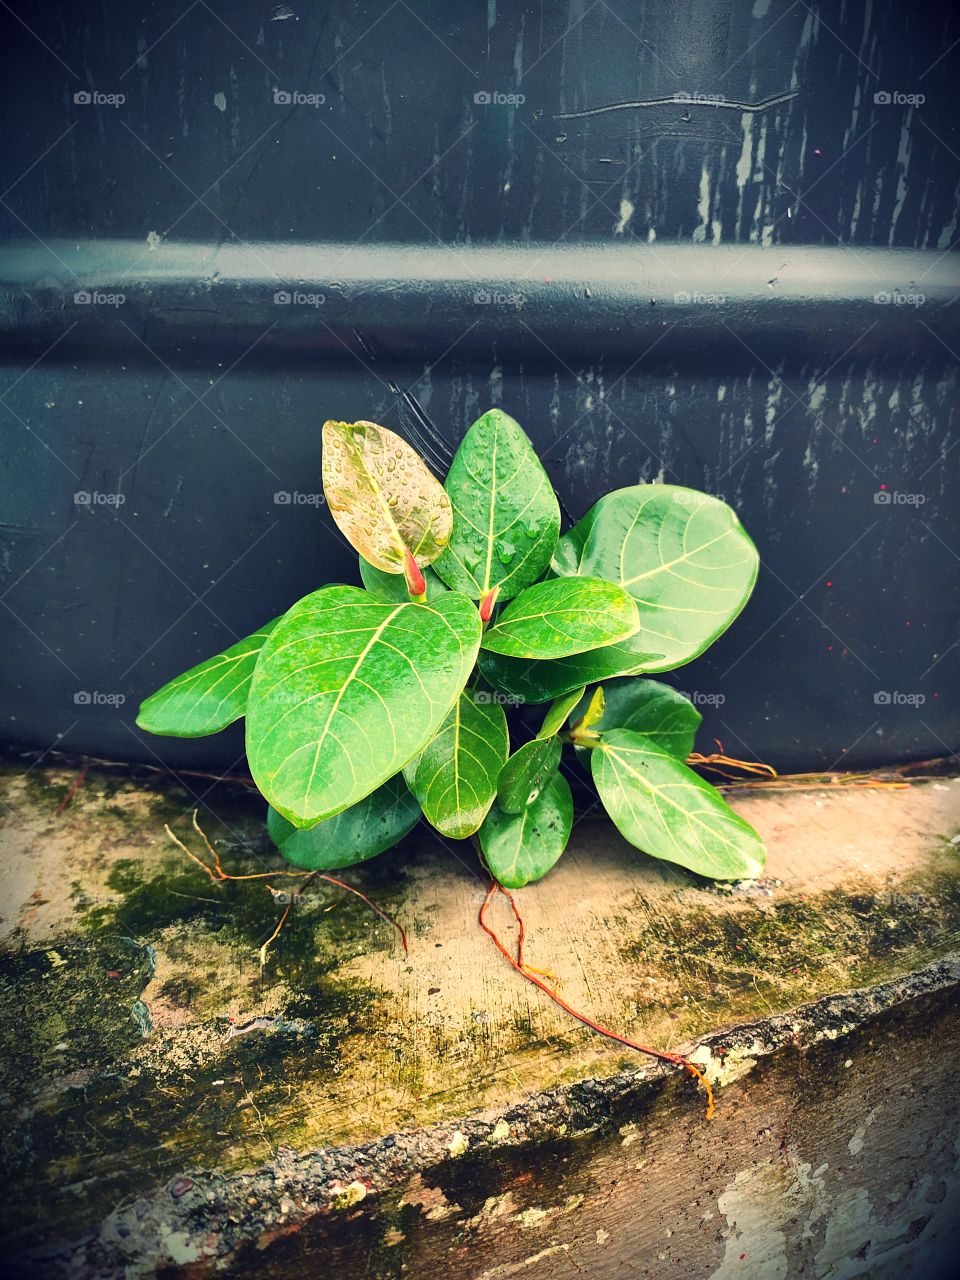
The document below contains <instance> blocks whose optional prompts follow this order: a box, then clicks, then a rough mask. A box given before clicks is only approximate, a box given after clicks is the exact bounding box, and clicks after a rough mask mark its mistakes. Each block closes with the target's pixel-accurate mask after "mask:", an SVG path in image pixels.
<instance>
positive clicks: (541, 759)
mask: <svg viewBox="0 0 960 1280" xmlns="http://www.w3.org/2000/svg"><path fill="white" fill-rule="evenodd" d="M562 751H563V747H562V745H561V742H560V739H559V738H557V737H553V738H534V739H533V741H532V742H525V743H524V744H523V746H522V747H518V748H517V750H516V751H515V752H514V753H513V755H512V756H511V757H510V759H509V760H508V761H507V763H506V764H505V765H504V766H503V768H502V769H501V770H500V777H499V778H498V779H497V804H499V806H500V808H501V809H502V810H503V812H504V813H520V812H521V810H523V809H526V807H527V806H528V805H531V804H533V803H534V801H535V800H536V799H537V797H538V796H539V795H540V792H541V791H542V790H543V787H544V783H545V782H546V781H547V780H548V779H549V778H550V777H551V776H552V775H553V774H555V773H556V772H557V770H558V769H559V767H560V756H561V753H562Z"/></svg>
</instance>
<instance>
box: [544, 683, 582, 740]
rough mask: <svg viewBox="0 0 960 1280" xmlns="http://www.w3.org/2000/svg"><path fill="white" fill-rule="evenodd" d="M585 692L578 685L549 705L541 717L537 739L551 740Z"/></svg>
mask: <svg viewBox="0 0 960 1280" xmlns="http://www.w3.org/2000/svg"><path fill="white" fill-rule="evenodd" d="M586 691H587V690H586V686H584V685H580V686H578V687H577V688H576V689H571V691H570V692H569V693H565V694H564V695H563V697H562V698H557V700H556V702H554V703H553V704H552V705H551V707H550V709H549V710H548V711H547V714H546V715H545V716H544V717H543V724H542V725H541V726H540V732H539V733H538V734H537V737H538V738H552V737H553V735H554V734H555V733H559V732H560V730H561V729H562V728H563V725H564V722H565V721H566V718H567V716H568V715H569V714H570V712H571V711H572V710H573V708H574V707H575V706H576V705H577V703H578V702H579V701H580V699H581V698H582V697H583V695H584V694H585V693H586Z"/></svg>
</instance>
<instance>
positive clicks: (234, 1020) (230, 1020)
mask: <svg viewBox="0 0 960 1280" xmlns="http://www.w3.org/2000/svg"><path fill="white" fill-rule="evenodd" d="M228 1021H229V1022H236V1018H229V1019H228Z"/></svg>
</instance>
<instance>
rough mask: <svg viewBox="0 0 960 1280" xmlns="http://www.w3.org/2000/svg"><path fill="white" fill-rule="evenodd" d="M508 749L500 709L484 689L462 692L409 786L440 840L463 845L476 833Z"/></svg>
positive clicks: (495, 790) (420, 759)
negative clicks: (454, 841) (444, 839)
mask: <svg viewBox="0 0 960 1280" xmlns="http://www.w3.org/2000/svg"><path fill="white" fill-rule="evenodd" d="M509 750H510V740H509V736H508V734H507V717H506V716H505V715H504V712H503V707H502V706H501V705H500V704H499V703H498V702H495V701H494V700H493V698H492V696H491V695H489V694H485V693H484V692H483V690H470V691H464V692H463V693H461V695H460V697H459V698H458V699H457V701H456V702H455V703H454V705H453V710H452V711H451V712H450V714H449V715H448V716H447V718H446V720H445V721H444V722H443V724H442V725H441V726H440V731H439V732H438V733H437V736H436V737H435V738H434V739H433V741H432V742H430V743H429V744H428V745H427V746H426V747H425V748H424V750H423V753H422V755H421V756H420V758H419V761H418V763H417V768H416V773H415V775H414V781H413V783H412V790H413V792H414V795H415V796H416V797H417V799H418V800H419V801H420V806H421V808H422V809H423V813H424V817H425V818H426V819H427V821H428V822H429V823H431V825H432V826H434V827H436V829H437V830H438V831H439V832H440V833H441V835H445V836H450V837H451V839H453V840H465V839H466V838H467V836H472V835H473V833H474V832H475V831H476V830H477V829H478V828H479V826H480V824H481V822H483V820H484V818H485V817H486V815H487V810H488V809H489V808H490V806H491V805H492V804H493V798H494V796H495V795H496V793H497V775H498V774H499V772H500V766H501V765H502V764H503V762H504V760H506V758H507V753H508V752H509Z"/></svg>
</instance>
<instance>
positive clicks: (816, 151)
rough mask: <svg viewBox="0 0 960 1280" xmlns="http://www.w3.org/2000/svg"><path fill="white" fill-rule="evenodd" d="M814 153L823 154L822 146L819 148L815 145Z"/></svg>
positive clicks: (816, 154)
mask: <svg viewBox="0 0 960 1280" xmlns="http://www.w3.org/2000/svg"><path fill="white" fill-rule="evenodd" d="M813 154H814V155H815V156H822V155H823V152H822V151H821V150H820V148H819V147H814V148H813Z"/></svg>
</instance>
